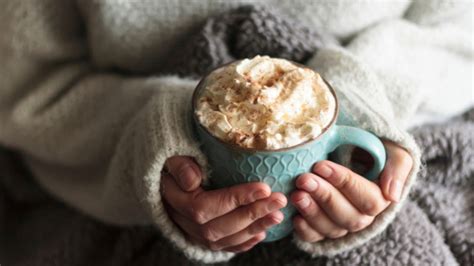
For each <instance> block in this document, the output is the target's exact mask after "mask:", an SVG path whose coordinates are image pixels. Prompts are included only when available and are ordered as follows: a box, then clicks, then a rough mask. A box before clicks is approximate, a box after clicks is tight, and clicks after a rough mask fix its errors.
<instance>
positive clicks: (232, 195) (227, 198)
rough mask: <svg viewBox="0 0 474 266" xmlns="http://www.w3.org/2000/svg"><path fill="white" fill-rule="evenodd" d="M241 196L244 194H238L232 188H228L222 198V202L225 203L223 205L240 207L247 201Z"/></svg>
mask: <svg viewBox="0 0 474 266" xmlns="http://www.w3.org/2000/svg"><path fill="white" fill-rule="evenodd" d="M241 194H242V193H238V191H237V190H236V189H233V188H232V187H228V188H226V190H225V193H224V195H223V197H222V200H223V201H224V202H223V204H226V205H231V206H232V207H238V206H240V205H242V204H244V201H245V200H244V199H243V198H242V195H241Z"/></svg>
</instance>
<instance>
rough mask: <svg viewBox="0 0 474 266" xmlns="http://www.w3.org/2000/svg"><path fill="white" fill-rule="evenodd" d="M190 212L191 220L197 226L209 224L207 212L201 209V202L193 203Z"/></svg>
mask: <svg viewBox="0 0 474 266" xmlns="http://www.w3.org/2000/svg"><path fill="white" fill-rule="evenodd" d="M189 212H190V216H191V219H192V220H193V221H194V222H196V223H197V224H205V223H206V222H207V218H206V212H205V211H204V209H203V208H202V207H201V204H200V202H199V201H195V202H193V203H191V208H190V211H189Z"/></svg>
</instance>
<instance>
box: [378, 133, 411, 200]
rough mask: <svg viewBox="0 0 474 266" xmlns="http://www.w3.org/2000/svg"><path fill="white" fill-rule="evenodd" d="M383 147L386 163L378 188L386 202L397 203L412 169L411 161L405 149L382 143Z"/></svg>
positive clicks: (385, 142) (389, 143)
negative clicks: (385, 152) (380, 189)
mask: <svg viewBox="0 0 474 266" xmlns="http://www.w3.org/2000/svg"><path fill="white" fill-rule="evenodd" d="M384 145H385V148H386V151H387V163H386V164H385V168H384V170H383V171H382V174H381V175H380V186H381V188H382V191H383V194H384V195H385V198H386V199H387V200H390V201H395V202H398V201H399V200H400V197H401V194H402V191H403V187H404V186H405V181H406V179H407V177H408V174H409V173H410V171H411V168H412V167H413V159H412V157H411V156H410V154H409V153H408V152H407V151H406V150H405V149H403V148H401V147H400V146H397V145H396V144H395V143H393V142H390V141H384Z"/></svg>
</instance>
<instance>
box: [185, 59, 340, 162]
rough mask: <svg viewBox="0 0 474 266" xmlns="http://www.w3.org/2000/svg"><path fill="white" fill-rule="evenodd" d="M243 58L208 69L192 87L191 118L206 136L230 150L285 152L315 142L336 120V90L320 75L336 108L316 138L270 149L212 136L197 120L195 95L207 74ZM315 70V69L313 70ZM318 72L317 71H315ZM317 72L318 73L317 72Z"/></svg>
mask: <svg viewBox="0 0 474 266" xmlns="http://www.w3.org/2000/svg"><path fill="white" fill-rule="evenodd" d="M277 59H283V60H286V61H288V62H290V63H292V64H294V65H296V66H298V67H301V68H306V69H309V70H311V71H314V70H313V69H311V68H309V67H308V66H305V65H303V64H300V63H297V62H294V61H291V60H288V59H285V58H277ZM242 60H244V59H238V60H233V61H231V62H228V63H226V64H223V65H220V66H218V67H215V68H213V69H211V70H210V71H207V72H206V74H205V75H203V77H202V78H201V79H200V80H199V82H198V84H197V85H196V87H195V88H194V91H193V95H192V97H191V101H192V102H191V106H192V113H193V120H194V123H195V124H196V126H197V127H199V128H200V129H202V130H203V131H204V132H205V133H206V134H207V135H208V136H210V137H211V138H213V139H214V140H217V141H218V142H220V143H221V144H223V145H224V146H226V147H228V148H230V149H232V150H238V151H240V152H246V153H274V152H286V151H290V150H294V149H297V148H301V147H303V146H306V145H309V144H311V143H313V142H316V141H318V140H319V139H320V138H322V137H323V135H325V134H326V133H327V132H328V131H329V129H330V128H331V127H332V126H333V125H334V124H335V123H336V120H337V117H338V115H339V101H338V99H337V96H336V92H335V91H334V89H333V87H332V86H331V84H330V83H329V82H328V81H327V80H326V79H325V78H324V77H323V76H321V75H320V76H321V79H322V80H323V81H324V83H325V84H326V86H328V88H329V91H330V92H331V94H332V96H333V97H334V101H335V105H336V110H335V112H334V116H333V117H332V119H331V121H330V122H329V124H328V125H327V126H326V127H324V128H323V129H322V130H321V133H320V134H319V135H318V136H317V137H316V138H312V139H309V140H306V141H304V142H301V143H299V144H297V145H293V146H290V147H285V148H280V149H274V150H271V149H257V148H244V147H241V146H239V145H237V144H234V143H229V142H226V141H224V140H221V139H220V138H218V137H216V136H214V135H213V134H212V133H211V132H210V131H209V130H208V129H207V128H206V127H204V126H203V125H202V124H201V123H200V122H199V118H198V117H197V115H196V112H195V111H196V105H197V97H198V94H199V92H200V90H201V88H202V87H203V84H204V82H205V81H206V79H207V78H208V77H209V75H210V74H211V73H212V72H214V71H216V70H218V69H220V68H223V67H226V66H228V65H231V64H234V63H237V62H240V61H242ZM314 72H316V71H314ZM316 73H318V72H316ZM318 74H319V73H318Z"/></svg>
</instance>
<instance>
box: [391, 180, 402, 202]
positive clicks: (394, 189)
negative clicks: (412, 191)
mask: <svg viewBox="0 0 474 266" xmlns="http://www.w3.org/2000/svg"><path fill="white" fill-rule="evenodd" d="M389 193H390V195H391V196H392V198H393V199H394V200H395V201H396V202H398V201H399V200H400V196H401V195H402V182H400V181H399V180H397V179H392V181H391V182H390V190H389Z"/></svg>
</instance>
